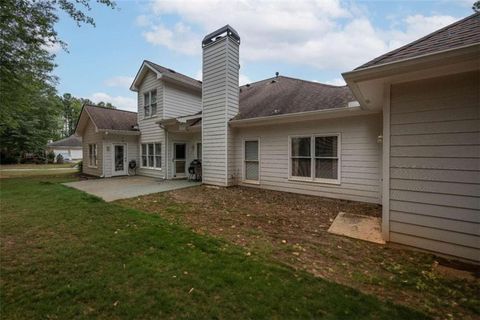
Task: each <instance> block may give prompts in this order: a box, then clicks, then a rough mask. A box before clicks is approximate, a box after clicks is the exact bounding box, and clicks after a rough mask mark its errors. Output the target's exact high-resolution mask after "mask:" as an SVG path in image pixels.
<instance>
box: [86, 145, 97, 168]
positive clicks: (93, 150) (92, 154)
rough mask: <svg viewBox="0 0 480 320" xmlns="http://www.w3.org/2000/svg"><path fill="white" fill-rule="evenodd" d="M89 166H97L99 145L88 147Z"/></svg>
mask: <svg viewBox="0 0 480 320" xmlns="http://www.w3.org/2000/svg"><path fill="white" fill-rule="evenodd" d="M88 166H89V167H96V166H97V145H96V144H89V145H88Z"/></svg>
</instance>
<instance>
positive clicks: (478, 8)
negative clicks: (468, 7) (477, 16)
mask: <svg viewBox="0 0 480 320" xmlns="http://www.w3.org/2000/svg"><path fill="white" fill-rule="evenodd" d="M472 10H473V11H475V12H480V1H475V2H474V3H473V5H472Z"/></svg>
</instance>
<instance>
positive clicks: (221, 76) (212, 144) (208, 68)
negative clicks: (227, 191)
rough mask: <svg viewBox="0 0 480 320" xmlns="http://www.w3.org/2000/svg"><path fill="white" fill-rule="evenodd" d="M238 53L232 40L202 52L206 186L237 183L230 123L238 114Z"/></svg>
mask: <svg viewBox="0 0 480 320" xmlns="http://www.w3.org/2000/svg"><path fill="white" fill-rule="evenodd" d="M238 50H239V45H238V44H237V43H235V42H234V41H233V40H232V39H230V38H229V37H225V38H223V39H221V40H218V41H216V42H214V43H212V44H210V45H207V46H206V47H204V48H203V89H202V90H203V92H202V94H203V98H202V99H203V120H202V135H203V136H202V142H203V159H202V165H203V168H202V170H203V182H204V183H206V184H214V185H220V186H228V185H232V184H233V183H234V180H233V177H234V175H235V169H236V168H235V162H234V159H235V158H234V157H235V155H234V152H235V148H234V142H235V140H234V139H233V132H232V129H231V128H230V127H229V126H228V121H229V120H230V119H231V118H233V117H234V116H235V115H236V114H237V113H238V98H239V88H238V71H239V70H238V69H239V65H238V61H239V52H238ZM239 145H240V146H241V145H242V144H241V143H240V144H239Z"/></svg>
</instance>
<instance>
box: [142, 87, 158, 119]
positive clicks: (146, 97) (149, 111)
mask: <svg viewBox="0 0 480 320" xmlns="http://www.w3.org/2000/svg"><path fill="white" fill-rule="evenodd" d="M156 114H157V90H152V91H149V92H147V93H144V94H143V115H144V117H145V118H147V117H152V116H154V115H156Z"/></svg>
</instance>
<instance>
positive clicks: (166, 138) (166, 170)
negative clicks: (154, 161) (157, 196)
mask: <svg viewBox="0 0 480 320" xmlns="http://www.w3.org/2000/svg"><path fill="white" fill-rule="evenodd" d="M158 126H159V127H160V128H161V129H163V132H164V136H165V146H164V148H165V173H164V174H163V179H164V180H167V179H168V162H169V161H168V131H167V130H166V129H165V127H164V126H163V125H162V124H160V123H159V124H158Z"/></svg>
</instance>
